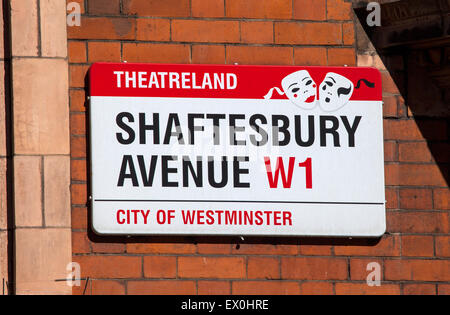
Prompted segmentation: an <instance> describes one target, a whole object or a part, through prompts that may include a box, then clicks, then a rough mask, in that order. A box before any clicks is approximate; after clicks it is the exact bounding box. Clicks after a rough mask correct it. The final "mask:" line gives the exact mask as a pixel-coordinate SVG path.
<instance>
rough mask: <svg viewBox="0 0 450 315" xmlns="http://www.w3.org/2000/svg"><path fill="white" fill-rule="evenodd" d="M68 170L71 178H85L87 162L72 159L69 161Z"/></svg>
mask: <svg viewBox="0 0 450 315" xmlns="http://www.w3.org/2000/svg"><path fill="white" fill-rule="evenodd" d="M70 171H71V178H72V180H76V181H86V180H87V162H86V160H72V161H71V162H70Z"/></svg>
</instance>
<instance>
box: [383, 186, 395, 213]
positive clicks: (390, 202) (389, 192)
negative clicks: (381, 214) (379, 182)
mask: <svg viewBox="0 0 450 315" xmlns="http://www.w3.org/2000/svg"><path fill="white" fill-rule="evenodd" d="M385 196H386V209H398V190H397V189H396V188H386V189H385Z"/></svg>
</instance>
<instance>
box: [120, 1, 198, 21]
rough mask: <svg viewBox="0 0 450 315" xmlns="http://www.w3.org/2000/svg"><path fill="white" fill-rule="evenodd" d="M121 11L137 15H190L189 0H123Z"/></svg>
mask: <svg viewBox="0 0 450 315" xmlns="http://www.w3.org/2000/svg"><path fill="white" fill-rule="evenodd" d="M123 12H124V13H125V14H129V15H138V16H152V17H153V16H166V17H184V16H190V14H191V12H190V6H189V0H164V1H161V0H146V1H142V0H123Z"/></svg>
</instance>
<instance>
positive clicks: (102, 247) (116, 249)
mask: <svg viewBox="0 0 450 315" xmlns="http://www.w3.org/2000/svg"><path fill="white" fill-rule="evenodd" d="M91 245H92V252H93V253H102V254H120V253H125V244H120V243H92V244H91Z"/></svg>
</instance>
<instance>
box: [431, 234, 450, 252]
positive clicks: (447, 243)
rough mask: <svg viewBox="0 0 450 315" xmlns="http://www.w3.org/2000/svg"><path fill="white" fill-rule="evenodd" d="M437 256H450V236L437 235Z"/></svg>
mask: <svg viewBox="0 0 450 315" xmlns="http://www.w3.org/2000/svg"><path fill="white" fill-rule="evenodd" d="M434 242H435V246H436V256H437V257H450V236H435V240H434Z"/></svg>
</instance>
